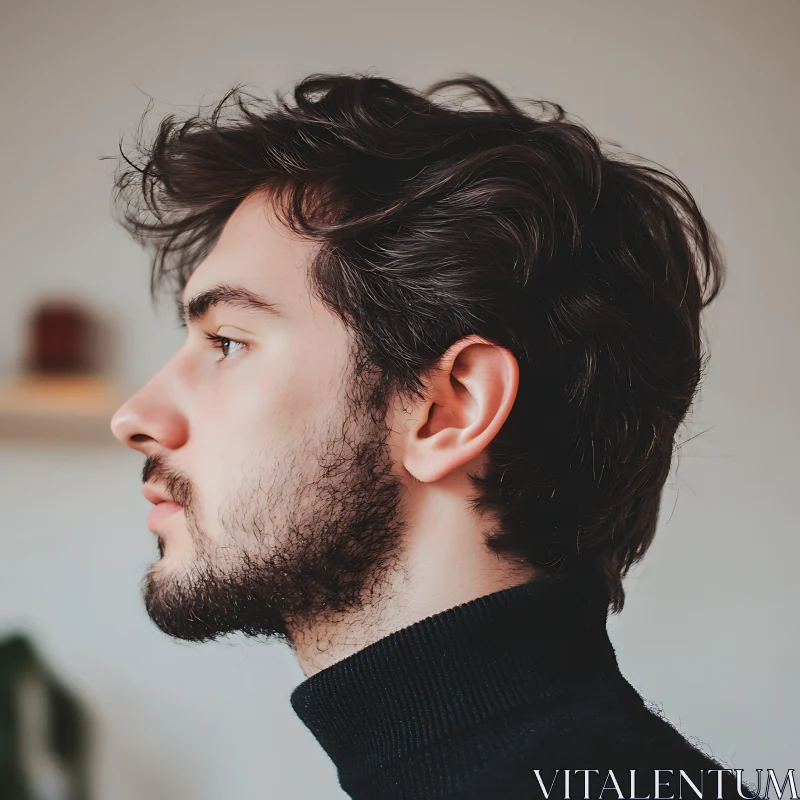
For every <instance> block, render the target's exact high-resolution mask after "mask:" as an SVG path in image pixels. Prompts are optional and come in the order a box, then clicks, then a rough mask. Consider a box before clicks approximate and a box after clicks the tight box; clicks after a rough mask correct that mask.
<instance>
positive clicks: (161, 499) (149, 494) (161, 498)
mask: <svg viewBox="0 0 800 800" xmlns="http://www.w3.org/2000/svg"><path fill="white" fill-rule="evenodd" d="M142 494H143V495H144V499H145V500H148V501H149V502H151V503H153V504H154V505H158V504H159V503H170V502H174V501H173V500H172V499H171V498H169V497H167V496H166V495H165V494H164V493H163V492H159V491H158V489H156V488H155V487H154V486H148V485H147V484H145V485H144V488H143V489H142Z"/></svg>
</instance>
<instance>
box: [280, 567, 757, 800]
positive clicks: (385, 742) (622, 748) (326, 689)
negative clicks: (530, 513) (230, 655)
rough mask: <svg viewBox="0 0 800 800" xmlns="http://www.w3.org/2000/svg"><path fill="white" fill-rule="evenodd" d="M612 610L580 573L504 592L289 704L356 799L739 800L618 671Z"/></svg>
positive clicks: (441, 619)
mask: <svg viewBox="0 0 800 800" xmlns="http://www.w3.org/2000/svg"><path fill="white" fill-rule="evenodd" d="M607 610H608V596H607V594H606V591H605V588H604V587H603V586H602V584H601V582H600V581H599V579H597V578H595V577H592V576H590V575H585V574H582V573H566V574H560V575H557V576H553V577H548V578H543V579H540V580H535V581H532V582H530V583H525V584H521V585H519V586H515V587H513V588H510V589H504V590H502V591H499V592H495V593H493V594H489V595H486V596H484V597H480V598H478V599H476V600H472V601H470V602H468V603H464V604H462V605H460V606H457V607H455V608H451V609H448V610H447V611H443V612H441V613H438V614H435V615H433V616H431V617H427V618H426V619H423V620H421V621H420V622H417V623H414V624H413V625H410V626H408V627H406V628H403V629H402V630H399V631H397V632H395V633H392V634H390V635H389V636H386V637H385V638H383V639H381V640H379V641H377V642H375V643H374V644H371V645H369V646H367V647H365V648H364V649H363V650H360V651H359V652H357V653H355V654H354V655H352V656H348V657H347V658H345V659H343V660H341V661H339V662H337V663H335V664H333V665H332V666H330V667H328V668H326V669H324V670H322V671H321V672H318V673H316V674H315V675H313V676H311V677H310V678H308V679H306V680H305V681H303V682H302V683H301V684H300V685H299V686H298V687H297V688H296V689H295V690H294V692H293V693H292V697H291V702H292V706H293V708H294V710H295V711H296V713H297V714H298V716H299V717H300V719H301V720H302V721H303V722H304V723H305V724H306V725H307V726H308V728H309V729H310V730H311V731H312V733H313V734H314V735H315V736H316V738H317V739H318V740H319V743H320V744H321V745H322V747H323V748H324V749H325V750H326V751H327V753H328V755H329V756H330V758H331V759H332V760H333V762H334V764H335V765H336V767H337V769H338V774H339V781H340V783H341V785H342V788H343V789H344V790H345V791H346V792H347V793H348V794H349V795H350V796H351V797H353V798H355V800H401V798H402V800H440V799H442V798H448V800H456V798H457V799H458V800H479V799H480V800H489V799H491V800H495V799H497V800H504V799H505V798H509V800H513V799H515V798H527V799H528V800H534V798H544V797H547V796H548V795H549V797H550V799H551V800H561V798H566V797H570V798H572V800H581V799H582V798H585V797H591V798H603V800H609V799H611V800H613V799H614V798H620V797H624V798H631V797H636V798H645V797H647V796H648V795H649V797H650V798H652V799H655V798H664V800H667V799H668V798H671V797H672V798H679V797H680V796H681V795H682V796H683V798H690V800H691V799H693V798H696V797H698V792H697V790H699V791H700V793H701V796H702V797H704V798H717V797H719V796H721V797H723V798H726V800H727V798H734V797H739V795H738V793H737V791H736V781H735V778H734V776H733V774H732V773H730V772H721V773H718V772H709V770H720V769H723V768H725V767H724V765H721V764H719V763H717V762H716V761H713V760H712V759H711V758H709V757H708V756H706V755H704V754H703V753H702V752H701V751H700V750H698V749H696V748H695V747H693V746H692V745H691V744H689V742H688V741H687V740H686V739H684V738H683V737H682V736H681V735H680V734H679V733H678V732H677V731H676V730H675V729H674V728H673V727H672V726H671V725H670V724H669V723H668V722H667V721H666V720H664V719H663V718H661V717H659V716H658V715H657V714H655V713H654V712H652V711H651V710H649V709H648V708H647V707H646V706H645V704H644V702H643V700H642V698H641V697H640V695H639V694H638V693H637V692H636V690H635V689H634V688H633V687H632V686H631V685H630V684H629V683H628V682H627V681H626V680H625V678H624V677H623V676H622V674H621V673H620V670H619V667H618V666H617V660H616V656H615V654H614V649H613V647H612V645H611V642H610V641H609V638H608V634H607V631H606V617H607ZM537 770H538V772H537ZM587 770H595V772H587ZM631 770H636V772H635V775H634V777H633V781H634V783H633V786H632V775H631ZM656 770H662V771H661V772H656ZM669 770H672V772H671V773H670V772H669ZM680 770H683V771H684V775H685V776H686V778H688V779H689V780H691V781H692V783H693V785H694V786H695V787H697V789H693V788H692V786H691V785H690V784H688V783H687V782H686V780H685V778H684V777H683V775H681V773H680ZM567 781H568V784H569V794H568V793H567V789H566V785H567ZM587 781H588V793H587V792H586V789H587ZM745 781H747V783H745V785H744V786H743V789H742V791H743V794H744V795H745V796H746V797H751V796H752V795H753V791H752V788H751V787H750V785H749V779H748V776H745ZM657 782H660V788H659V790H658V792H657V793H656V783H657ZM720 785H721V790H722V791H721V793H719V792H718V788H720ZM603 787H605V789H604V790H603ZM617 787H619V789H617ZM601 792H602V793H601Z"/></svg>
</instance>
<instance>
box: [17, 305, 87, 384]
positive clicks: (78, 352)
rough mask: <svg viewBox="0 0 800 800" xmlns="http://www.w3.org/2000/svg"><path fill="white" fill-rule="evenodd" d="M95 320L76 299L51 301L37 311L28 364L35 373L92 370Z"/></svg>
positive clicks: (33, 323)
mask: <svg viewBox="0 0 800 800" xmlns="http://www.w3.org/2000/svg"><path fill="white" fill-rule="evenodd" d="M90 336H91V319H90V317H89V314H88V312H87V311H86V310H85V309H84V308H82V307H81V306H80V305H78V304H77V303H75V302H71V301H47V302H43V303H42V304H41V305H39V306H38V308H36V309H35V310H34V312H33V315H32V317H31V339H30V354H29V358H28V367H29V369H31V370H33V371H34V372H46V373H54V372H57V373H75V372H85V371H87V370H90V369H91V366H92V365H91V357H90V345H91V341H90Z"/></svg>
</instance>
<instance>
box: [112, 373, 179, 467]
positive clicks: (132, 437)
mask: <svg viewBox="0 0 800 800" xmlns="http://www.w3.org/2000/svg"><path fill="white" fill-rule="evenodd" d="M111 432H112V433H113V434H114V436H115V437H116V438H117V439H119V441H120V442H122V443H123V444H124V445H127V446H128V447H130V448H132V449H133V450H138V451H139V452H141V453H145V454H146V455H152V454H153V453H155V452H157V451H161V450H164V449H168V450H177V449H178V448H179V447H182V446H183V444H185V442H186V439H187V437H188V433H189V425H188V421H187V420H186V417H185V415H184V414H183V413H182V411H181V410H180V408H179V407H178V404H177V403H176V402H175V400H174V398H173V397H172V395H171V393H170V391H169V386H168V384H167V382H166V380H165V376H164V375H163V374H162V373H159V375H157V376H156V377H154V378H153V380H151V381H150V383H148V384H147V385H146V386H144V387H143V388H142V389H140V390H139V391H138V392H137V393H136V394H135V395H133V396H132V397H130V398H128V400H126V401H125V402H124V403H123V404H122V405H121V406H120V407H119V408H118V409H117V410H116V412H115V413H114V416H113V417H112V418H111Z"/></svg>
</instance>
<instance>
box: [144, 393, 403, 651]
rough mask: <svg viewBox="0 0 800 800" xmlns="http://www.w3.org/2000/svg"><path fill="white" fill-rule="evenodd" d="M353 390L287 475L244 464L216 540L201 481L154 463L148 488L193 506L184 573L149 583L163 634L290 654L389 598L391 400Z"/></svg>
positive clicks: (287, 456) (393, 520) (395, 562)
mask: <svg viewBox="0 0 800 800" xmlns="http://www.w3.org/2000/svg"><path fill="white" fill-rule="evenodd" d="M359 380H361V379H359ZM345 389H346V391H345V392H344V395H345V400H344V402H343V403H342V406H341V408H342V413H341V414H340V415H337V418H336V419H332V420H330V421H329V423H328V424H326V425H325V426H324V430H323V431H306V432H305V435H304V436H303V437H302V439H301V440H300V441H298V440H297V439H295V440H293V447H292V449H291V451H287V452H285V453H284V454H283V457H282V458H280V459H278V460H276V461H275V462H274V463H276V464H278V465H279V466H278V469H277V470H276V469H272V470H268V469H265V464H266V461H267V459H266V458H263V456H260V455H258V454H256V455H255V456H254V458H253V460H252V463H250V464H246V465H243V470H242V475H243V480H242V483H241V485H240V486H239V487H237V488H236V490H234V491H233V492H231V493H230V497H229V499H228V500H226V502H225V504H224V507H222V508H220V512H219V520H220V523H221V529H222V536H221V537H220V538H219V539H218V540H217V541H215V540H214V539H212V538H211V537H209V536H208V534H207V533H205V532H204V531H203V529H202V527H201V525H200V520H199V519H198V514H197V507H196V506H197V503H196V492H195V491H194V488H193V486H192V484H191V482H190V481H189V480H188V479H187V478H186V477H185V476H183V475H181V474H180V473H177V472H174V471H172V470H169V469H167V468H166V467H165V464H164V462H163V460H161V459H160V457H159V456H158V455H156V456H151V457H150V458H148V460H147V462H146V464H145V468H144V473H143V480H145V481H147V480H148V478H150V477H158V478H160V479H161V480H162V481H163V483H164V485H165V488H166V491H167V494H168V495H169V496H170V497H171V498H173V499H174V500H175V501H176V502H178V503H180V504H181V505H182V506H183V507H184V514H185V518H186V522H187V527H188V529H189V533H190V535H191V538H192V544H193V553H194V557H193V560H192V561H191V562H190V563H188V564H183V565H181V567H180V568H178V569H175V568H170V569H162V568H161V567H160V565H159V564H155V565H153V566H152V567H151V569H150V571H149V572H148V574H147V575H146V577H145V579H144V582H143V586H142V593H143V597H144V602H145V607H146V609H147V612H148V614H149V615H150V617H151V619H152V620H153V622H155V624H156V625H157V626H158V627H159V628H160V629H161V630H162V631H163V632H164V633H166V634H168V635H169V636H172V637H174V638H177V639H182V640H185V641H194V642H203V641H209V640H213V639H216V638H218V637H220V636H223V635H226V634H231V633H236V632H241V633H244V634H245V635H247V636H253V637H259V638H264V639H280V640H282V641H284V642H286V643H287V644H288V645H289V646H290V647H291V646H293V642H292V635H293V634H294V635H300V634H301V633H302V632H303V631H304V630H308V629H311V628H312V627H313V626H314V625H317V624H320V623H321V622H325V623H327V622H332V623H335V622H337V621H340V620H342V619H343V618H344V617H346V616H347V615H348V614H350V613H352V612H354V611H357V610H358V609H359V608H361V607H362V606H363V604H364V603H365V602H374V601H375V600H376V599H378V598H379V597H383V595H384V591H383V590H384V589H385V578H386V576H387V575H388V573H389V572H390V571H392V570H395V569H398V568H399V566H400V559H399V553H400V541H401V535H402V532H403V530H404V528H405V524H404V520H403V517H402V498H403V484H402V481H401V479H400V478H399V477H398V476H397V475H396V474H395V467H394V463H393V460H392V458H391V456H390V452H389V447H388V445H387V438H388V434H389V429H388V426H387V423H386V410H387V404H386V402H385V401H384V400H383V399H382V398H383V397H384V396H385V395H383V394H381V393H379V392H377V391H374V389H373V388H371V387H367V386H366V384H364V383H361V382H359V383H356V381H354V380H352V379H351V382H350V384H349V385H348V386H346V387H345ZM164 550H165V542H164V541H163V540H162V539H161V537H159V553H160V554H161V556H162V557H163V555H164Z"/></svg>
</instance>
